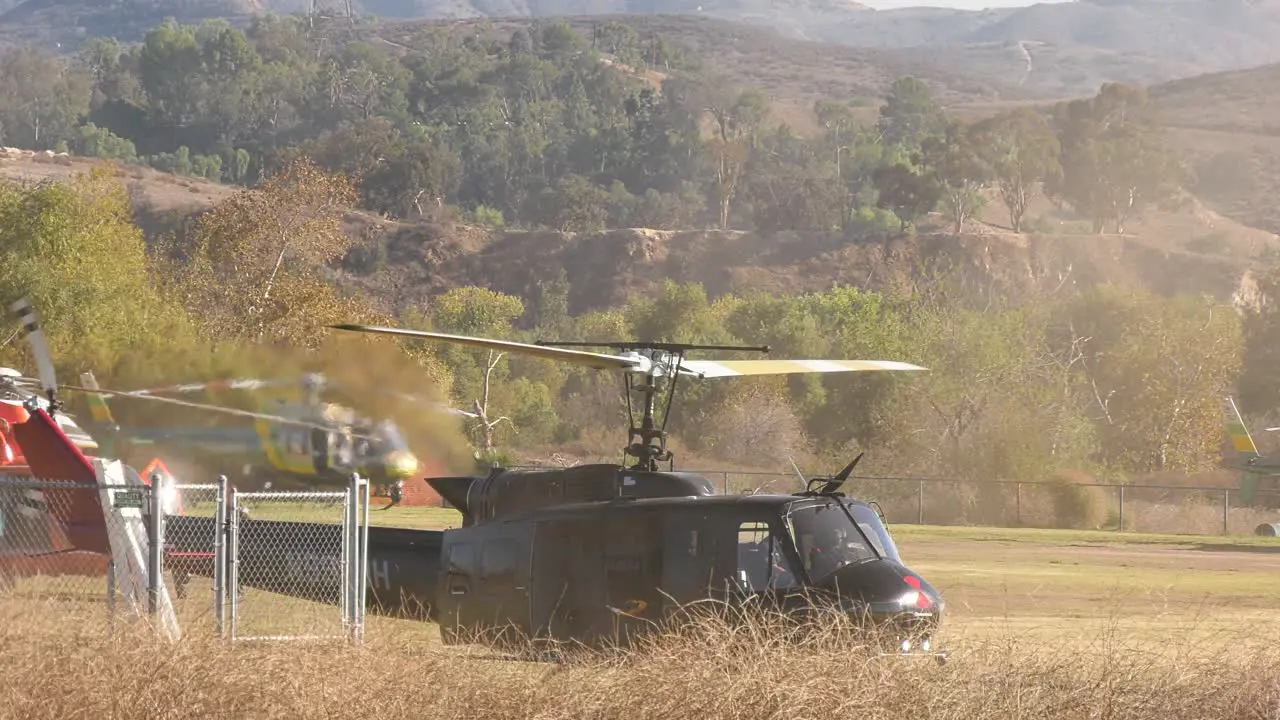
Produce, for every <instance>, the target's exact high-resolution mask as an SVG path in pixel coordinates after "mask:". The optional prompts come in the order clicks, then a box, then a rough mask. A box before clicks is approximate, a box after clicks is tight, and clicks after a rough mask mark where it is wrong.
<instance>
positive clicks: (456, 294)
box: [430, 287, 524, 455]
mask: <svg viewBox="0 0 1280 720" xmlns="http://www.w3.org/2000/svg"><path fill="white" fill-rule="evenodd" d="M523 314H524V303H523V302H522V301H521V300H520V298H518V297H515V296H512V295H507V294H505V293H500V292H495V291H493V290H489V289H487V288H478V287H465V288H457V289H455V290H450V291H449V292H447V293H445V294H444V295H442V296H440V297H439V298H437V299H436V301H435V302H434V303H433V304H432V307H431V312H430V319H431V324H432V326H433V327H434V328H436V329H438V330H440V331H443V332H450V333H457V334H460V335H471V336H480V337H502V336H504V335H507V334H509V333H510V332H511V325H512V323H514V322H515V321H516V319H517V318H519V317H520V316H521V315H523ZM440 353H441V356H442V357H444V358H445V361H446V363H447V364H448V365H450V366H451V367H453V368H454V376H455V378H456V380H455V394H456V395H470V396H471V397H472V401H471V404H472V408H473V412H474V413H475V415H476V417H475V422H474V424H473V431H474V433H475V435H476V446H477V448H479V450H480V451H481V452H482V453H484V454H485V455H489V454H492V453H493V452H494V432H495V430H496V428H497V427H498V425H499V424H501V423H502V422H503V421H506V422H507V423H508V424H510V423H511V418H510V417H509V416H507V415H499V416H497V417H494V408H493V405H492V404H491V402H490V398H491V395H492V391H493V387H494V384H495V383H496V382H499V381H500V380H502V379H504V377H500V376H498V375H495V373H498V372H500V366H499V363H501V362H502V360H503V358H505V357H506V353H505V352H499V351H495V350H487V351H484V360H483V361H481V362H479V363H477V362H476V355H478V354H479V353H477V352H475V351H471V350H466V349H464V348H458V347H449V348H447V349H441V351H440Z"/></svg>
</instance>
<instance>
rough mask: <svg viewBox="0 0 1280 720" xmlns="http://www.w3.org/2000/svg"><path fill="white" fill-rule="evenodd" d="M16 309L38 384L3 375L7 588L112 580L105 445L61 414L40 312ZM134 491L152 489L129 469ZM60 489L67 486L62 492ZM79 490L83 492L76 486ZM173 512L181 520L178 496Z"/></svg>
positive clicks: (0, 452)
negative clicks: (35, 580) (101, 477)
mask: <svg viewBox="0 0 1280 720" xmlns="http://www.w3.org/2000/svg"><path fill="white" fill-rule="evenodd" d="M12 310H13V311H14V312H15V313H16V314H17V315H18V316H19V318H20V319H21V321H22V323H23V326H24V329H25V330H26V333H27V339H28V341H29V342H30V343H31V346H32V349H33V350H34V351H35V357H36V365H37V368H38V370H39V375H40V379H39V385H40V386H42V388H43V390H44V391H45V393H46V396H47V397H41V396H40V395H39V394H38V393H36V392H35V391H34V390H33V388H32V385H33V381H32V380H31V379H29V378H25V377H23V375H22V374H21V373H19V372H17V371H16V370H13V369H11V368H0V588H3V587H6V586H8V585H12V584H13V583H15V582H16V581H17V580H18V579H20V578H24V577H32V576H36V575H45V576H48V575H55V576H56V575H79V576H90V577H105V576H106V572H107V561H108V558H109V556H110V553H111V545H110V541H109V539H108V535H107V527H106V519H105V516H104V514H103V511H102V505H101V499H100V495H99V492H98V490H97V489H96V488H95V487H92V485H93V483H96V482H97V480H98V478H97V472H96V470H95V469H94V463H93V460H94V457H93V456H92V455H88V454H86V453H91V452H94V451H96V450H97V449H98V443H97V442H96V441H94V439H93V438H92V437H91V436H90V435H89V434H88V433H86V432H85V431H84V430H83V429H81V428H80V426H79V425H78V424H76V422H75V420H74V419H73V418H72V417H71V416H69V415H67V414H65V413H62V412H60V410H59V407H58V405H59V404H58V402H57V400H56V399H55V396H54V392H55V388H56V381H55V378H54V372H53V363H52V361H51V359H50V356H49V354H48V350H47V346H46V345H45V342H44V335H43V332H42V331H41V330H40V327H39V322H38V320H37V319H36V317H35V313H34V312H33V311H32V310H31V308H30V306H29V305H28V304H27V303H26V301H25V300H21V301H19V302H17V303H14V305H13V306H12ZM122 469H123V470H124V475H125V482H126V483H127V484H139V485H149V484H150V482H149V480H148V478H149V477H150V476H151V472H152V471H161V472H167V470H165V469H164V468H163V465H162V464H160V463H159V461H158V460H157V461H154V462H153V463H152V465H151V466H148V468H147V471H146V472H145V473H144V474H143V475H139V474H138V473H137V472H136V471H134V470H133V469H132V468H129V467H127V466H124V467H123V468H122ZM60 485H61V486H60ZM77 485H82V486H81V487H77ZM165 500H166V502H165V503H164V505H165V506H166V510H167V511H169V512H171V513H180V512H181V506H180V504H179V501H178V496H177V493H173V494H172V496H171V497H168V498H165Z"/></svg>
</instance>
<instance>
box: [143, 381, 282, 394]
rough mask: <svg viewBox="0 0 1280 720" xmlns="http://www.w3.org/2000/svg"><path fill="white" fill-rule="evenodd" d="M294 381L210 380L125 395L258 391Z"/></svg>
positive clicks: (148, 389)
mask: <svg viewBox="0 0 1280 720" xmlns="http://www.w3.org/2000/svg"><path fill="white" fill-rule="evenodd" d="M295 384H297V383H296V382H295V381H290V380H259V379H257V378H234V379H231V380H210V381H209V382H201V383H185V384H182V385H168V386H165V387H155V388H146V389H143V390H129V391H127V392H125V394H126V395H135V396H138V397H152V396H155V395H163V394H170V393H174V394H177V393H196V392H202V391H205V390H214V391H217V390H260V389H262V388H266V387H275V386H283V385H295Z"/></svg>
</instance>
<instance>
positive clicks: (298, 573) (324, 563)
mask: <svg viewBox="0 0 1280 720" xmlns="http://www.w3.org/2000/svg"><path fill="white" fill-rule="evenodd" d="M284 566H285V571H286V572H287V573H288V574H289V576H290V577H291V578H292V579H293V580H295V581H297V582H305V583H335V584H337V585H341V584H342V560H341V558H339V557H337V556H334V555H329V554H326V553H318V552H312V551H309V550H294V551H286V552H285V554H284Z"/></svg>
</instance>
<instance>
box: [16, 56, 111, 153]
mask: <svg viewBox="0 0 1280 720" xmlns="http://www.w3.org/2000/svg"><path fill="white" fill-rule="evenodd" d="M91 94H92V86H91V85H90V83H89V79H88V76H86V75H84V74H83V73H81V72H77V71H75V70H73V69H70V68H68V67H67V66H66V64H65V63H64V62H63V61H62V60H61V59H60V58H58V57H57V56H55V55H53V54H52V53H50V52H49V51H47V50H44V49H40V48H22V47H11V48H8V49H7V50H5V51H4V52H3V53H0V128H3V130H4V133H5V138H4V139H5V142H6V144H9V145H16V146H18V147H24V148H31V149H33V150H42V149H45V148H51V147H53V146H54V144H55V143H57V142H58V141H59V140H68V139H69V138H70V137H71V134H72V129H73V128H74V127H75V125H76V122H77V121H78V120H79V118H80V116H82V115H84V114H85V113H86V112H88V111H89V100H90V97H91Z"/></svg>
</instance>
